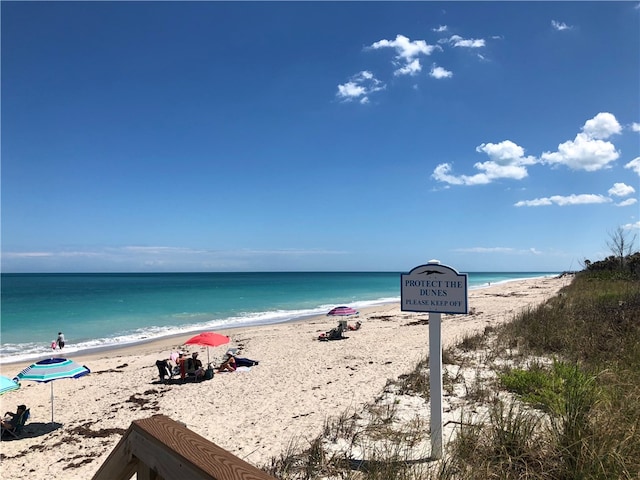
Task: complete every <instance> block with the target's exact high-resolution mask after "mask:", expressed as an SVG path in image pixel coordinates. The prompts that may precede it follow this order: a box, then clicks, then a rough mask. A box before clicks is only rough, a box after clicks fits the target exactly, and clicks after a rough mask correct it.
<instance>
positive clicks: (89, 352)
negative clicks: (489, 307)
mask: <svg viewBox="0 0 640 480" xmlns="http://www.w3.org/2000/svg"><path fill="white" fill-rule="evenodd" d="M562 275H564V273H560V274H552V275H550V274H541V275H540V276H537V277H523V278H516V279H508V280H500V281H497V282H495V283H493V284H491V283H489V284H482V285H475V286H473V287H469V289H468V293H471V292H474V291H477V290H481V289H485V288H491V287H496V286H500V285H506V284H509V283H513V282H520V281H527V280H541V279H545V278H556V277H561V276H562ZM353 303H358V302H357V301H356V302H353ZM367 303H369V302H367ZM371 303H372V304H371V305H368V306H366V307H362V308H359V311H361V312H364V311H369V310H371V309H376V308H380V307H384V306H385V305H395V304H397V305H400V297H398V298H396V299H394V300H391V301H384V300H374V301H371ZM324 316H325V315H324V314H319V313H308V314H299V315H296V316H294V317H292V318H289V319H287V320H283V321H274V322H267V323H245V324H243V323H240V324H238V325H234V326H223V327H221V328H211V327H203V328H197V329H193V330H189V332H188V333H171V334H168V335H162V336H159V337H155V338H144V339H137V340H132V341H130V342H126V343H117V342H115V343H110V344H103V345H96V346H91V347H86V348H84V347H83V348H81V349H79V350H69V348H68V347H69V345H73V344H70V343H69V342H67V349H66V350H64V351H60V350H43V352H42V353H39V354H36V353H34V354H30V355H29V356H28V357H27V358H18V359H12V358H8V359H5V358H2V357H0V371H2V370H3V368H4V367H5V366H8V367H13V366H15V365H25V366H28V365H31V364H32V363H35V362H37V361H40V360H44V359H47V358H54V357H63V356H66V355H67V352H70V353H68V355H69V356H70V357H72V358H73V359H74V360H75V359H78V358H83V357H89V358H94V357H95V356H99V355H100V354H101V353H104V354H106V353H109V352H118V351H120V350H127V349H133V348H138V347H145V346H146V345H148V344H156V343H162V344H164V343H167V342H171V341H172V340H181V339H183V340H187V339H188V338H190V337H192V336H194V335H197V334H199V333H202V332H206V331H216V332H218V333H222V334H225V333H224V332H226V331H233V330H237V329H247V328H260V327H265V326H270V325H284V324H288V323H298V322H305V321H309V320H311V319H314V318H322V317H324Z"/></svg>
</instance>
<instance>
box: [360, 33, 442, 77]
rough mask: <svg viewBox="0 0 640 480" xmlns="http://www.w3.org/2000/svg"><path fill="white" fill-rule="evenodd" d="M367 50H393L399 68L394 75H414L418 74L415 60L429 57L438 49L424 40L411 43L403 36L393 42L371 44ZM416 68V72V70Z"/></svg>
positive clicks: (397, 36)
mask: <svg viewBox="0 0 640 480" xmlns="http://www.w3.org/2000/svg"><path fill="white" fill-rule="evenodd" d="M369 48H372V49H374V50H378V49H380V48H393V49H395V51H396V54H397V55H396V57H395V58H396V60H397V62H396V63H397V64H399V65H400V67H399V68H398V69H397V70H396V71H395V72H394V75H415V73H417V72H419V71H420V69H421V67H420V62H419V60H418V59H417V57H418V56H420V55H427V56H428V55H431V53H433V51H434V50H436V49H438V48H440V47H438V46H437V45H429V44H428V43H427V42H425V41H424V40H415V41H411V40H409V38H407V37H405V36H404V35H396V39H395V40H380V41H378V42H375V43H373V44H372V45H371V46H370V47H369ZM418 67H419V68H418ZM416 68H418V70H416Z"/></svg>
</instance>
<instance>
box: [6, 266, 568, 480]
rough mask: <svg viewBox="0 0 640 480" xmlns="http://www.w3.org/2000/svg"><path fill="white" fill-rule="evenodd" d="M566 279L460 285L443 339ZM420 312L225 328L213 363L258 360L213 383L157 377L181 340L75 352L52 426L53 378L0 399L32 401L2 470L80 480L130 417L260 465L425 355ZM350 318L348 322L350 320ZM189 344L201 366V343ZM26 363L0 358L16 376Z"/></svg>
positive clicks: (377, 310) (384, 309)
mask: <svg viewBox="0 0 640 480" xmlns="http://www.w3.org/2000/svg"><path fill="white" fill-rule="evenodd" d="M570 281H571V279H570V278H566V277H565V278H544V279H531V280H525V281H518V282H509V283H506V284H499V285H495V286H491V287H489V288H485V289H480V290H472V291H470V292H469V305H470V308H471V309H472V310H475V314H473V315H451V316H450V315H444V316H443V322H442V338H443V343H444V345H445V346H446V345H450V344H452V343H455V342H456V341H459V340H460V339H462V338H463V337H464V336H466V335H468V334H471V333H474V332H477V331H482V330H483V329H484V327H485V326H487V325H495V324H498V323H502V322H505V321H508V320H510V319H511V318H512V317H513V315H514V314H516V313H518V312H520V311H521V310H522V309H524V308H526V307H527V306H531V305H536V304H539V303H541V302H543V301H545V300H547V299H549V298H550V297H552V296H554V295H555V294H556V293H557V292H558V290H559V289H560V288H561V287H563V286H565V285H567V284H568V283H569V282H570ZM427 318H428V314H420V313H411V312H401V311H400V306H399V304H390V305H384V306H380V307H373V308H370V309H366V310H364V311H361V313H360V315H359V318H358V319H359V320H361V321H362V323H363V327H362V329H360V330H358V331H355V332H347V333H346V336H348V337H349V338H348V339H346V340H341V341H332V342H320V341H317V340H316V338H317V336H318V335H319V334H320V333H322V332H325V331H327V330H329V329H331V328H333V327H334V326H335V325H336V320H335V319H334V318H331V317H326V316H322V317H314V318H312V319H307V320H305V321H301V322H296V323H287V324H279V325H271V326H262V327H252V328H241V329H233V330H228V331H226V332H224V333H225V334H227V335H229V336H230V337H231V339H232V340H231V343H230V344H229V345H228V346H223V347H217V348H212V349H211V350H210V352H211V356H212V361H213V359H215V362H216V364H217V363H218V362H219V361H220V359H221V357H222V356H223V354H224V352H225V351H226V348H227V347H240V349H241V355H242V356H246V357H248V358H251V359H255V360H259V361H260V364H259V365H258V366H255V367H252V368H251V370H250V371H249V372H244V373H239V372H236V373H224V374H216V376H215V378H214V379H213V380H211V381H205V382H201V383H185V384H179V385H162V384H157V383H154V382H157V380H158V373H157V368H156V366H155V361H156V360H157V359H161V358H167V357H168V356H169V353H170V352H171V351H172V350H175V349H177V348H178V347H179V346H180V345H181V344H182V342H184V341H185V340H186V339H187V338H189V336H185V337H184V338H181V339H175V338H174V339H170V340H165V341H158V342H153V343H148V344H143V345H140V346H137V347H135V348H126V349H119V350H112V351H109V352H101V353H100V354H94V355H90V356H74V357H73V359H74V360H75V361H76V362H78V363H81V364H84V365H87V366H88V367H89V368H90V369H91V371H92V373H91V374H90V375H87V376H85V377H82V378H80V379H76V380H57V381H55V382H53V389H54V420H55V423H54V424H51V403H50V392H51V390H50V388H51V384H40V383H35V382H23V383H22V388H20V389H19V390H16V391H13V392H9V393H7V394H5V395H3V396H1V397H0V411H1V412H2V413H4V412H5V411H7V410H12V411H15V409H16V406H17V405H18V404H22V403H24V404H26V405H27V406H28V407H29V408H30V409H31V419H30V421H29V422H28V424H27V426H26V427H25V434H24V436H23V438H21V439H19V440H13V441H3V442H2V443H0V448H1V462H2V478H12V479H43V478H49V479H57V478H59V479H65V480H66V479H88V478H91V477H92V475H93V474H94V473H95V472H96V470H97V469H98V468H99V466H100V465H101V464H102V463H103V462H104V460H105V459H106V457H107V456H108V455H109V453H110V452H111V450H112V449H113V447H114V446H115V445H116V444H117V442H118V441H119V440H120V438H121V434H120V433H121V431H123V430H126V429H127V428H128V427H129V425H130V424H131V422H132V421H133V420H136V419H140V418H147V417H150V416H151V415H154V414H158V413H162V414H164V415H167V416H169V417H171V418H173V419H174V420H178V421H181V422H184V423H185V424H186V425H187V426H188V427H189V428H190V429H192V430H193V431H195V432H196V433H198V434H200V435H202V436H203V437H205V438H207V439H209V440H211V441H212V442H214V443H216V444H218V445H220V446H221V447H223V448H225V449H227V450H229V451H230V452H232V453H234V454H235V455H237V456H239V457H241V458H243V459H245V460H246V461H248V462H249V463H252V464H254V465H257V466H260V465H263V464H265V463H268V462H269V460H270V458H271V457H274V456H277V455H279V454H280V453H281V452H283V451H285V450H286V449H287V447H288V445H289V444H290V442H291V441H292V440H298V441H300V439H312V438H314V437H315V436H317V435H318V434H319V433H320V432H321V430H322V427H323V425H324V422H325V420H326V419H327V418H329V417H332V416H334V415H339V414H341V413H342V412H344V411H345V410H347V409H349V410H353V409H356V410H357V409H358V408H360V407H361V406H362V405H364V404H366V403H369V402H372V401H373V399H374V398H375V397H376V396H378V395H379V394H380V392H381V391H382V389H383V387H384V385H385V384H386V383H387V380H388V379H395V378H397V377H398V376H399V375H401V374H404V373H408V372H410V371H411V370H413V368H414V367H415V365H416V364H417V363H418V361H419V360H421V359H422V358H425V357H426V356H428V354H429V346H428V330H429V327H428V325H426V322H424V323H423V324H417V325H408V324H409V323H411V322H416V321H418V320H426V319H427ZM348 320H349V323H351V324H353V323H355V321H356V320H357V319H356V318H354V317H349V319H348ZM183 349H184V350H186V351H188V352H193V351H199V352H201V353H200V358H201V359H202V360H203V362H205V361H206V359H207V352H206V349H205V348H200V347H192V346H189V347H187V348H183ZM25 366H26V364H25V365H18V364H14V365H3V366H2V372H1V373H2V374H3V375H7V376H10V377H12V376H14V375H15V374H17V373H18V372H19V371H20V370H22V368H24V367H25Z"/></svg>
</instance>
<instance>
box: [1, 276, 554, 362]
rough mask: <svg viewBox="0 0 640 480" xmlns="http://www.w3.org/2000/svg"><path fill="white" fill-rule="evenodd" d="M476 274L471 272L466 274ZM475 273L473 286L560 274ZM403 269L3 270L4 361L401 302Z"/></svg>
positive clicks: (472, 277)
mask: <svg viewBox="0 0 640 480" xmlns="http://www.w3.org/2000/svg"><path fill="white" fill-rule="evenodd" d="M463 273H466V272H463ZM556 274H557V273H553V272H551V273H549V272H514V273H504V272H500V273H486V272H480V273H468V280H469V288H470V289H473V288H480V287H482V286H486V285H487V284H488V283H489V282H490V283H492V284H494V283H499V282H505V281H511V280H516V279H522V278H532V277H543V276H552V275H556ZM400 275H401V273H400V272H398V273H394V272H352V273H348V272H339V273H327V272H311V273H305V272H286V273H174V274H166V273H157V274H133V273H127V274H2V277H1V280H2V284H1V286H0V290H1V294H2V303H1V313H2V317H1V322H2V323H1V327H0V332H1V334H2V336H1V344H0V363H6V362H10V361H19V360H28V359H34V358H38V357H41V356H42V355H44V354H46V353H48V352H50V351H51V350H50V345H51V342H52V340H54V339H55V338H56V336H57V333H58V331H62V332H64V334H65V337H66V341H67V345H66V347H65V352H70V353H73V352H78V351H83V350H88V349H92V348H97V347H105V346H114V345H126V344H130V343H135V342H140V341H144V340H150V339H156V338H161V337H165V336H169V335H175V334H180V333H188V332H195V331H200V330H209V329H210V330H216V329H221V328H228V327H238V326H246V325H263V324H269V323H280V322H285V321H289V320H293V319H298V318H304V317H306V316H311V315H318V314H324V313H326V312H328V311H329V310H330V309H331V308H333V307H335V306H337V305H349V306H352V307H355V308H364V307H367V306H372V305H377V304H384V303H391V302H399V301H400Z"/></svg>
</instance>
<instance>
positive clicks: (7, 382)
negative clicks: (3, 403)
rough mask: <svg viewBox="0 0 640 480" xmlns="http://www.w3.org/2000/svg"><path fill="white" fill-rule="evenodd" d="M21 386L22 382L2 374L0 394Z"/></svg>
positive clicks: (0, 376)
mask: <svg viewBox="0 0 640 480" xmlns="http://www.w3.org/2000/svg"><path fill="white" fill-rule="evenodd" d="M18 388H20V384H19V383H18V382H16V381H15V380H11V379H10V378H9V377H5V376H4V375H0V395H2V394H4V393H7V392H10V391H11V390H16V389H18Z"/></svg>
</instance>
